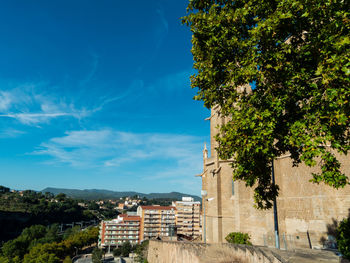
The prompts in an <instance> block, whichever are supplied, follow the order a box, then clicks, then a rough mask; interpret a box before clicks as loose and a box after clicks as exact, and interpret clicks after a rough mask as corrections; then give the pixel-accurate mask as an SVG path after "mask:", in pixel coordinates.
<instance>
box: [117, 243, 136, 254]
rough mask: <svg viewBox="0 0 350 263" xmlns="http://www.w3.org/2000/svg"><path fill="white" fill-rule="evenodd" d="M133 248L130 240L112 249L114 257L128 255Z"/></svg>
mask: <svg viewBox="0 0 350 263" xmlns="http://www.w3.org/2000/svg"><path fill="white" fill-rule="evenodd" d="M134 250H135V247H133V246H132V245H131V244H130V242H124V243H123V244H122V245H121V246H120V247H118V248H116V249H114V250H113V256H115V257H119V256H122V257H128V256H129V254H130V253H131V252H133V251H134Z"/></svg>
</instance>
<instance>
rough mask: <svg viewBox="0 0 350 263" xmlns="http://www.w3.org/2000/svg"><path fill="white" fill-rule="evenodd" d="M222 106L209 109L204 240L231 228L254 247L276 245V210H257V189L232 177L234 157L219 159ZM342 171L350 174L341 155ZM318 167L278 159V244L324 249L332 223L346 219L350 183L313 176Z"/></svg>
mask: <svg viewBox="0 0 350 263" xmlns="http://www.w3.org/2000/svg"><path fill="white" fill-rule="evenodd" d="M218 113H219V109H218V107H214V108H213V109H212V111H211V116H210V118H208V119H210V135H211V142H210V153H211V154H210V156H209V154H208V150H207V149H206V147H205V148H204V151H203V173H202V174H201V175H200V176H201V178H202V190H204V192H203V193H207V195H204V196H203V199H202V204H203V205H204V209H203V210H204V211H205V214H204V215H203V216H204V217H203V225H205V226H203V227H204V229H203V238H204V236H206V238H205V239H206V242H209V243H217V242H219V243H220V242H225V237H226V236H227V235H228V234H229V233H230V232H244V233H248V234H249V235H250V236H251V241H252V243H253V244H255V245H266V246H274V245H275V242H276V240H275V229H274V214H273V209H270V210H267V211H266V210H258V209H256V208H254V200H253V189H252V188H249V187H246V185H245V182H242V181H233V180H232V168H231V165H230V160H221V159H220V158H219V156H218V154H217V152H216V150H215V149H216V147H217V142H216V141H215V139H214V136H215V135H216V134H217V133H218V126H219V125H222V124H223V123H225V121H226V120H225V119H224V118H223V117H222V116H220V115H219V114H218ZM338 159H339V161H340V162H341V164H342V169H343V172H344V173H345V174H346V175H347V176H348V177H349V176H350V156H345V155H341V156H338ZM317 169H320V168H319V167H313V168H310V167H307V166H305V165H303V164H300V165H299V166H298V167H294V166H293V163H292V160H291V158H290V156H289V155H288V154H287V155H285V156H280V157H279V158H277V159H276V160H274V171H275V180H276V183H277V184H278V185H279V187H280V191H279V196H278V197H277V215H278V217H277V218H278V223H279V228H278V229H279V244H280V247H281V248H286V249H293V248H301V247H302V248H310V247H311V248H321V247H323V246H332V242H334V232H333V230H334V227H335V225H336V224H337V223H339V222H340V221H341V220H342V219H343V218H345V217H348V215H349V209H350V186H346V187H344V188H341V189H338V190H337V189H334V188H332V187H330V186H327V185H324V184H313V183H310V182H309V180H310V179H311V178H312V175H311V174H312V172H315V171H317Z"/></svg>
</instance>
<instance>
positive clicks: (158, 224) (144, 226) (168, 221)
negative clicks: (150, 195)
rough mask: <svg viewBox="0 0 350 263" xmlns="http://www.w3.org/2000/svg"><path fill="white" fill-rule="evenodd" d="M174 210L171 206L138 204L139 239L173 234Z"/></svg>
mask: <svg viewBox="0 0 350 263" xmlns="http://www.w3.org/2000/svg"><path fill="white" fill-rule="evenodd" d="M175 211H176V208H175V207H173V206H156V205H154V206H139V207H138V208H137V215H138V216H139V217H141V235H140V236H141V240H145V239H152V238H157V237H169V236H174V235H175Z"/></svg>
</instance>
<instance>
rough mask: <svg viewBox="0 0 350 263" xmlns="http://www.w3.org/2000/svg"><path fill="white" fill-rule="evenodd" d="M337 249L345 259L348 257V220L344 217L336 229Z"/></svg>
mask: <svg viewBox="0 0 350 263" xmlns="http://www.w3.org/2000/svg"><path fill="white" fill-rule="evenodd" d="M336 239H337V245H338V250H339V251H340V253H342V254H343V256H344V257H345V258H347V259H350V220H349V219H344V220H343V221H341V222H340V224H339V226H338V228H337V230H336Z"/></svg>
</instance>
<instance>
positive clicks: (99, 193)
mask: <svg viewBox="0 0 350 263" xmlns="http://www.w3.org/2000/svg"><path fill="white" fill-rule="evenodd" d="M41 192H42V193H46V192H50V193H52V194H54V195H57V194H59V193H63V194H66V195H67V196H69V197H72V198H79V199H84V200H97V199H117V198H120V197H125V196H134V195H138V196H140V197H141V198H142V197H146V198H147V199H159V198H162V199H163V198H164V199H165V198H167V199H173V200H181V198H182V197H183V196H190V197H193V198H194V200H195V201H201V198H200V197H199V196H196V195H189V194H183V193H179V192H171V193H150V194H144V193H139V192H133V191H130V192H117V191H110V190H100V189H84V190H79V189H65V188H53V187H47V188H45V189H43V190H41Z"/></svg>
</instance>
